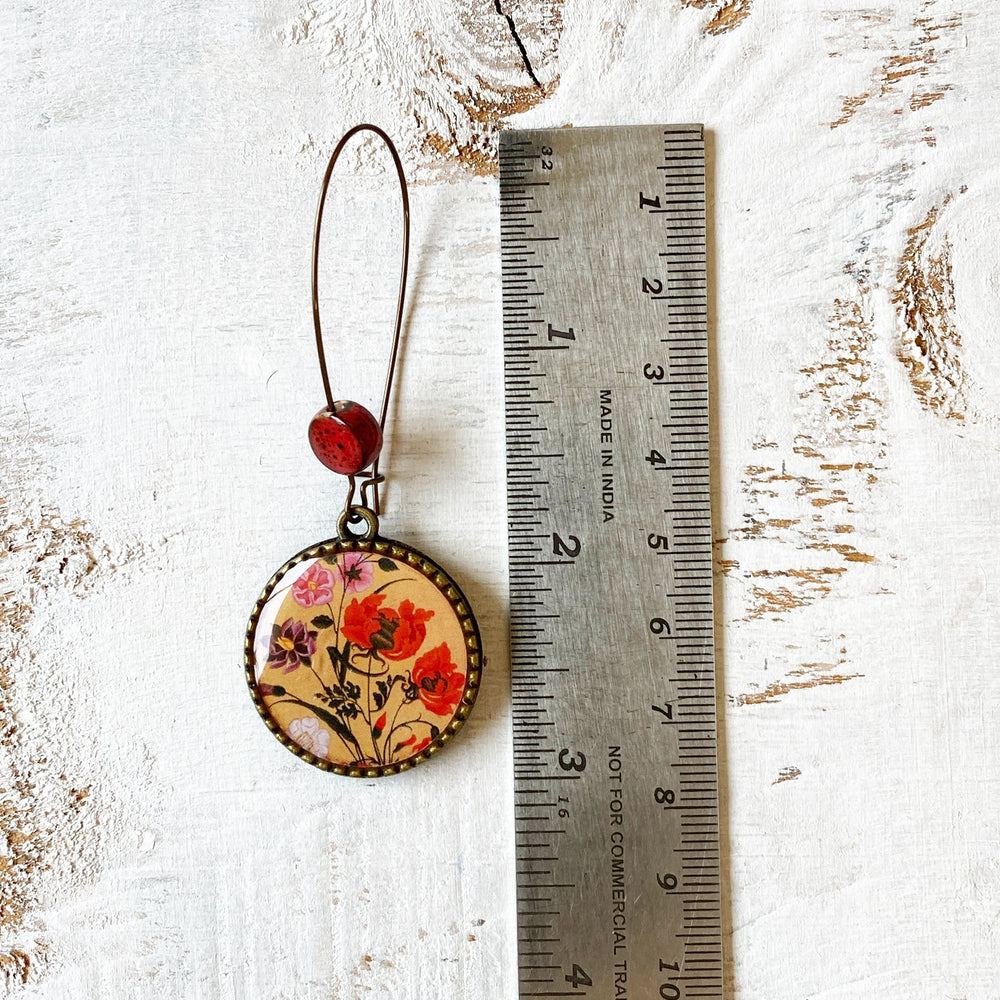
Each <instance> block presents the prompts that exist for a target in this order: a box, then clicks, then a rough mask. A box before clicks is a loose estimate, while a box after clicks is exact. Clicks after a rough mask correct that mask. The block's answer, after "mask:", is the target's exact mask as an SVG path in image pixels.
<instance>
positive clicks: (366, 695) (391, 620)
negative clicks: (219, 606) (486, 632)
mask: <svg viewBox="0 0 1000 1000" xmlns="http://www.w3.org/2000/svg"><path fill="white" fill-rule="evenodd" d="M244 666H245V670H246V680H247V684H248V685H249V687H250V693H251V695H252V697H253V700H254V704H255V705H256V706H257V711H258V712H259V713H260V715H261V717H262V718H263V719H264V721H265V722H266V723H267V725H268V728H270V729H271V731H272V732H273V733H274V734H275V736H276V737H277V738H278V739H279V740H280V741H281V742H282V743H283V744H284V745H285V746H286V747H288V749H289V750H291V751H292V752H293V753H295V754H296V755H298V756H299V757H301V758H302V759H303V760H305V761H307V762H308V763H310V764H313V765H315V766H316V767H319V768H322V769H323V770H327V771H333V772H335V773H337V774H346V775H350V776H352V777H379V776H381V775H385V774H396V773H398V772H399V771H405V770H408V769H409V768H410V767H412V766H414V765H415V764H418V763H421V762H422V761H425V760H427V759H428V758H429V757H430V756H431V755H432V754H434V753H435V752H436V751H437V750H439V749H440V748H441V747H442V746H443V745H444V744H445V743H446V742H448V740H450V739H451V737H452V736H453V735H454V734H455V733H456V732H457V730H458V729H459V728H460V727H461V725H462V723H463V722H464V721H465V719H466V717H467V716H468V714H469V711H470V710H471V709H472V706H473V704H474V703H475V700H476V695H477V693H478V691H479V681H480V673H481V669H482V651H481V642H480V637H479V629H478V626H477V625H476V620H475V618H474V617H473V615H472V612H471V610H470V609H469V605H468V602H467V601H466V600H465V597H464V596H463V594H462V592H461V591H460V590H459V589H458V586H457V585H456V584H455V583H454V582H453V581H452V580H451V579H450V578H449V577H448V576H447V574H445V573H444V571H443V570H441V569H440V567H438V566H437V565H435V564H434V563H433V562H432V561H431V560H430V559H428V558H427V557H426V556H424V555H422V554H421V553H419V552H416V551H415V550H414V549H412V548H410V547H409V546H407V545H402V544H400V543H399V542H394V541H390V540H388V539H383V538H378V537H376V538H373V539H370V540H355V539H351V540H337V539H334V540H331V541H327V542H321V543H320V544H318V545H314V546H312V547H311V548H308V549H306V550H304V551H303V552H300V553H299V554H298V555H297V556H294V557H293V558H292V559H290V560H289V561H288V562H287V563H286V564H285V565H284V566H282V567H281V569H279V570H278V572H277V573H275V575H274V576H273V577H272V578H271V580H270V581H269V582H268V584H267V586H266V587H265V588H264V592H263V593H262V594H261V596H260V598H259V600H258V601H257V604H256V605H255V607H254V610H253V614H252V615H251V617H250V624H249V626H248V627H247V635H246V642H245V646H244Z"/></svg>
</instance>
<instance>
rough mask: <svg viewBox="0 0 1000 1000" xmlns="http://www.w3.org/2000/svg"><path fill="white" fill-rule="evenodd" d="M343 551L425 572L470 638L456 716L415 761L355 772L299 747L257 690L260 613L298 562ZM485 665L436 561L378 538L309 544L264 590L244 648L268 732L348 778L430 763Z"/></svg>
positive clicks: (468, 706)
mask: <svg viewBox="0 0 1000 1000" xmlns="http://www.w3.org/2000/svg"><path fill="white" fill-rule="evenodd" d="M344 552H370V553H373V554H375V555H378V556H386V557H389V558H391V559H395V560H398V561H400V562H404V563H405V564H406V565H407V566H409V567H411V568H413V569H415V570H417V571H418V572H420V573H421V574H422V575H423V576H424V577H425V578H426V579H427V580H428V581H430V583H431V584H433V585H434V587H436V588H437V590H438V591H439V592H440V593H441V594H442V596H444V598H445V599H446V600H447V601H448V603H449V604H450V605H451V608H452V610H453V611H454V613H455V617H456V618H457V619H458V622H459V624H460V626H461V628H462V634H463V636H464V637H465V649H466V657H467V664H468V669H467V671H466V678H465V688H464V690H463V692H462V697H461V699H460V701H459V703H458V707H457V708H456V710H455V714H454V716H453V717H452V719H451V720H450V721H449V722H448V723H447V725H445V726H444V727H443V728H442V729H441V731H440V732H439V734H438V735H437V736H436V737H434V738H433V739H432V740H431V742H430V743H429V744H428V745H427V746H426V747H425V748H424V749H423V750H421V751H420V752H419V753H416V754H414V755H413V756H412V757H408V758H406V759H405V760H402V761H399V762H396V763H391V764H377V765H367V766H365V767H351V766H345V765H343V764H338V763H336V762H334V761H331V760H326V759H325V758H322V757H317V756H315V755H314V754H312V753H310V752H309V751H308V750H305V749H304V748H303V747H301V746H299V744H298V743H296V742H295V740H293V739H292V738H291V737H290V736H289V735H288V734H287V733H286V732H285V731H284V730H283V729H282V728H281V726H280V725H279V724H278V723H277V721H276V720H275V719H274V717H273V716H272V715H271V713H270V711H269V709H268V707H267V705H266V704H265V703H264V699H263V696H262V695H261V693H260V690H259V689H258V681H257V676H256V669H257V663H256V659H255V657H254V652H253V647H254V639H255V637H256V632H257V626H258V624H259V622H260V616H261V613H262V611H263V609H264V606H265V605H266V604H267V602H268V601H269V600H270V597H271V594H272V593H273V592H274V589H275V587H277V585H278V584H279V583H280V582H281V581H282V580H283V579H284V578H285V576H286V575H287V574H288V572H289V571H290V570H292V569H294V568H295V566H297V565H298V564H299V563H301V562H304V561H305V560H307V559H320V558H327V557H331V556H337V555H339V554H341V553H344ZM483 665H484V660H483V655H482V639H481V637H480V634H479V625H478V623H477V622H476V619H475V616H474V615H473V613H472V609H471V608H470V607H469V602H468V601H467V600H466V598H465V595H464V594H463V593H462V591H461V589H460V588H459V586H458V584H457V583H455V581H454V580H453V579H452V578H451V577H450V576H449V575H448V574H447V573H446V572H445V571H444V570H443V569H441V567H440V566H438V564H437V563H436V562H434V560H432V559H430V558H429V557H427V556H425V555H424V554H423V553H422V552H419V551H418V550H417V549H415V548H413V547H412V546H411V545H407V544H405V543H403V542H398V541H395V540H393V539H390V538H380V537H378V536H376V537H374V538H370V539H363V538H354V539H351V538H348V539H340V538H331V539H328V540H326V541H324V542H318V543H317V544H316V545H310V546H309V548H306V549H303V550H302V551H301V552H299V553H297V554H296V555H294V556H292V558H291V559H289V560H288V562H286V563H285V564H284V565H283V566H282V567H281V568H280V569H278V570H277V572H275V573H274V575H273V576H272V577H271V579H270V580H268V582H267V584H266V585H265V587H264V589H263V590H262V591H261V595H260V597H259V598H258V599H257V603H256V604H255V605H254V608H253V611H252V612H251V614H250V621H249V622H248V624H247V630H246V636H245V638H244V643H243V668H244V675H245V679H246V682H247V687H248V688H249V690H250V697H251V698H252V699H253V703H254V706H255V707H256V709H257V713H258V714H259V715H260V717H261V718H262V719H263V720H264V724H265V725H266V726H267V728H268V729H270V730H271V732H272V733H273V734H274V736H275V738H276V739H277V740H278V742H279V743H281V744H282V745H283V746H285V747H286V748H287V749H288V750H290V751H291V752H292V753H293V754H295V756H296V757H299V758H300V759H302V760H304V761H305V762H306V763H307V764H312V766H313V767H316V768H319V770H321V771H329V772H332V773H333V774H340V775H344V776H345V777H349V778H381V777H384V776H386V775H389V774H400V773H401V772H403V771H409V770H412V769H413V768H414V767H416V766H417V765H418V764H423V763H425V762H426V761H428V760H430V759H431V757H433V756H434V755H435V754H437V753H438V752H439V751H440V750H441V749H442V748H443V747H444V746H445V745H446V744H447V743H449V742H450V741H451V740H452V738H453V737H454V736H455V734H456V733H457V732H458V730H459V729H461V728H462V726H463V725H464V724H465V721H466V719H467V718H468V716H469V713H470V712H471V711H472V707H473V706H474V705H475V703H476V698H477V696H478V694H479V687H480V683H481V679H482V668H483Z"/></svg>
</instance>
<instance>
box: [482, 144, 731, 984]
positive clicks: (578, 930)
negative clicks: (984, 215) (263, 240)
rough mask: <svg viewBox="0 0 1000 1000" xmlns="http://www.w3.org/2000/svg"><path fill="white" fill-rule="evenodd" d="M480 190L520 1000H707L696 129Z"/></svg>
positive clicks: (713, 904)
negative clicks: (491, 327) (494, 361)
mask: <svg viewBox="0 0 1000 1000" xmlns="http://www.w3.org/2000/svg"><path fill="white" fill-rule="evenodd" d="M500 192H501V227H502V253H503V285H504V340H505V366H506V372H505V380H506V385H505V388H506V401H507V478H508V511H509V525H510V536H509V537H510V542H509V544H510V581H511V582H510V591H511V593H510V602H511V626H510V629H511V659H512V685H513V701H514V709H513V720H514V760H515V763H514V767H515V782H516V791H515V807H516V837H517V873H518V876H517V877H518V931H519V966H520V995H521V997H552V996H561V997H565V996H580V997H594V998H597V997H600V998H608V997H618V998H627V1000H645V998H666V1000H676V998H682V997H683V998H711V997H721V996H722V944H721V897H720V892H721V884H720V857H719V829H718V778H717V757H716V745H717V740H716V718H715V666H714V645H713V609H712V538H711V510H710V491H709V419H708V353H707V323H706V297H705V286H706V267H705V259H706V258H705V164H704V140H703V134H702V128H701V126H699V125H675V126H641V127H628V128H596V129H588V128H582V129H581V128H572V129H554V130H545V131H522V132H508V133H506V134H504V135H503V136H502V138H501V146H500Z"/></svg>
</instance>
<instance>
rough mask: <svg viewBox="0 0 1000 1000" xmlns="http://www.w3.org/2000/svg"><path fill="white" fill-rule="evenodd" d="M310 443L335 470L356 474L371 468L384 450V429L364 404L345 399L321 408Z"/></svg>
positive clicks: (327, 465)
mask: <svg viewBox="0 0 1000 1000" xmlns="http://www.w3.org/2000/svg"><path fill="white" fill-rule="evenodd" d="M309 444H311V445H312V450H313V451H314V452H315V454H316V457H317V458H318V459H319V460H320V461H321V462H322V463H323V464H324V465H325V466H326V467H327V468H328V469H332V470H333V471H334V472H339V473H340V474H341V475H342V476H353V475H355V474H356V473H358V472H360V471H361V470H362V469H367V468H368V466H369V465H371V464H372V462H374V461H375V459H376V458H378V453H379V452H380V451H381V450H382V428H381V427H379V425H378V421H377V420H376V419H375V417H373V416H372V414H371V413H369V412H368V410H366V409H365V408H364V407H363V406H362V405H361V404H360V403H354V402H352V401H351V400H349V399H341V400H338V401H337V402H336V403H334V404H333V410H332V411H330V410H320V411H319V413H317V414H316V416H315V417H313V418H312V421H311V422H310V424H309Z"/></svg>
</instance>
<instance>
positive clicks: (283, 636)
mask: <svg viewBox="0 0 1000 1000" xmlns="http://www.w3.org/2000/svg"><path fill="white" fill-rule="evenodd" d="M315 652H316V633H315V632H311V631H310V630H309V629H307V628H306V625H305V622H297V621H296V620H295V619H294V618H286V619H285V622H284V624H282V625H281V626H280V627H279V626H278V625H273V626H272V627H271V648H270V649H269V650H268V653H267V665H268V666H269V667H283V668H284V671H283V672H284V673H286V674H290V673H291V672H292V671H293V670H298V668H299V667H300V666H306V667H309V666H312V659H311V657H312V655H313V653H315Z"/></svg>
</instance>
